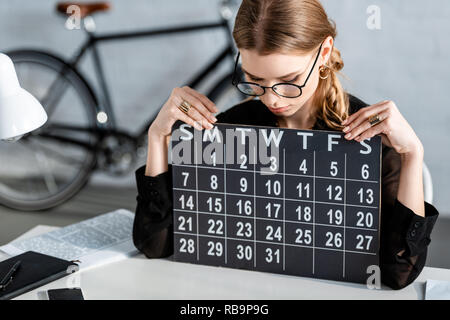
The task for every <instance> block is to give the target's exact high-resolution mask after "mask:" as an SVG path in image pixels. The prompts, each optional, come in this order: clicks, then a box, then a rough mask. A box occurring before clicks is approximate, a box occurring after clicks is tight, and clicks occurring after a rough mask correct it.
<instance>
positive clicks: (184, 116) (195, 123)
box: [176, 108, 204, 130]
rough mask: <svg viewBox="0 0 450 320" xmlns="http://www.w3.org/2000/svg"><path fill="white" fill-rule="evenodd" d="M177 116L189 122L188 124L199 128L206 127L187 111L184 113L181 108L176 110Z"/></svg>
mask: <svg viewBox="0 0 450 320" xmlns="http://www.w3.org/2000/svg"><path fill="white" fill-rule="evenodd" d="M177 109H178V108H177ZM176 117H177V119H180V120H181V121H183V122H185V123H187V124H188V125H190V126H192V127H194V128H195V129H197V130H203V129H204V128H203V127H202V125H201V124H200V122H198V121H197V120H195V119H194V118H192V117H190V116H188V115H187V114H186V113H184V112H183V111H181V110H180V109H178V111H176Z"/></svg>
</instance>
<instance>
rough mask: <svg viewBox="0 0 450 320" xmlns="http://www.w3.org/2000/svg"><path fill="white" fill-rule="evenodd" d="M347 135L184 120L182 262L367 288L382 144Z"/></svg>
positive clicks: (178, 191) (177, 210)
mask: <svg viewBox="0 0 450 320" xmlns="http://www.w3.org/2000/svg"><path fill="white" fill-rule="evenodd" d="M343 136H344V135H343V134H342V133H340V132H336V131H318V130H295V129H285V128H276V127H263V126H248V125H232V124H220V123H218V124H216V125H215V126H214V128H213V129H211V130H203V131H200V130H196V129H194V128H193V127H191V126H189V125H187V124H185V123H182V122H181V121H177V122H176V123H175V125H174V128H173V132H172V137H171V141H170V147H169V162H170V163H171V164H172V179H173V180H172V181H173V212H174V218H173V219H174V220H173V222H174V255H173V259H174V260H176V261H181V262H189V263H196V264H203V265H212V266H221V267H231V268H239V269H247V270H257V271H264V272H273V273H281V274H289V275H297V276H307V277H315V278H322V279H331V280H341V281H350V282H359V283H365V282H366V280H367V278H368V277H369V275H370V274H372V272H370V274H369V271H368V267H369V266H373V265H376V266H378V265H379V255H378V250H379V225H380V190H381V189H380V179H381V177H380V174H381V138H380V137H378V136H377V137H374V138H372V139H367V140H365V141H362V142H360V143H358V142H356V141H348V140H346V139H345V138H344V137H343ZM370 270H372V271H373V269H370Z"/></svg>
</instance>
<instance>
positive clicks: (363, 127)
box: [344, 111, 389, 139]
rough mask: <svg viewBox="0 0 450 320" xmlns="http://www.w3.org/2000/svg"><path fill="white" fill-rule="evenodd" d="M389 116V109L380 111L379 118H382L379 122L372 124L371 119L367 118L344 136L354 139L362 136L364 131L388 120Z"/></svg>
mask: <svg viewBox="0 0 450 320" xmlns="http://www.w3.org/2000/svg"><path fill="white" fill-rule="evenodd" d="M388 116H389V114H388V112H387V111H383V112H380V113H378V118H379V119H380V121H379V122H378V123H377V124H375V125H372V124H370V122H369V120H366V121H364V122H363V123H362V124H360V125H359V126H358V127H356V128H354V129H353V130H352V131H350V132H349V133H347V134H346V135H345V137H344V138H346V139H354V138H356V137H359V136H361V134H362V133H363V132H365V131H367V130H369V129H370V128H372V127H373V126H378V125H379V124H380V123H381V122H383V121H384V120H386V119H387V117H388Z"/></svg>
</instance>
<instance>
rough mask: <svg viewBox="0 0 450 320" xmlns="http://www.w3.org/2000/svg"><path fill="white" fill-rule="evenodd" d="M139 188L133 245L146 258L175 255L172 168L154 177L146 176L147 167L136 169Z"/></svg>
mask: <svg viewBox="0 0 450 320" xmlns="http://www.w3.org/2000/svg"><path fill="white" fill-rule="evenodd" d="M136 183H137V189H138V196H137V199H136V200H137V206H136V215H135V218H134V225H133V242H134V245H135V246H136V248H137V249H138V250H139V251H141V252H142V253H144V254H145V256H146V257H147V258H162V257H168V256H170V255H172V253H173V222H172V220H173V204H172V198H173V196H172V168H171V165H170V164H169V170H168V171H166V172H163V173H161V174H159V175H157V176H155V177H149V176H146V175H145V165H144V166H142V167H140V168H139V169H137V170H136Z"/></svg>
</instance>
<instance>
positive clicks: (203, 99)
mask: <svg viewBox="0 0 450 320" xmlns="http://www.w3.org/2000/svg"><path fill="white" fill-rule="evenodd" d="M184 88H186V90H187V91H188V92H189V93H190V94H192V95H193V96H195V97H196V98H197V99H199V100H200V101H201V102H203V104H204V105H205V106H206V107H207V108H208V109H209V111H211V112H212V113H216V112H218V111H219V108H217V106H216V105H215V104H214V102H212V101H211V100H210V99H209V98H208V97H207V96H205V95H203V94H201V93H199V92H197V91H195V90H194V89H192V88H191V87H188V86H186V87H184Z"/></svg>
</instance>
